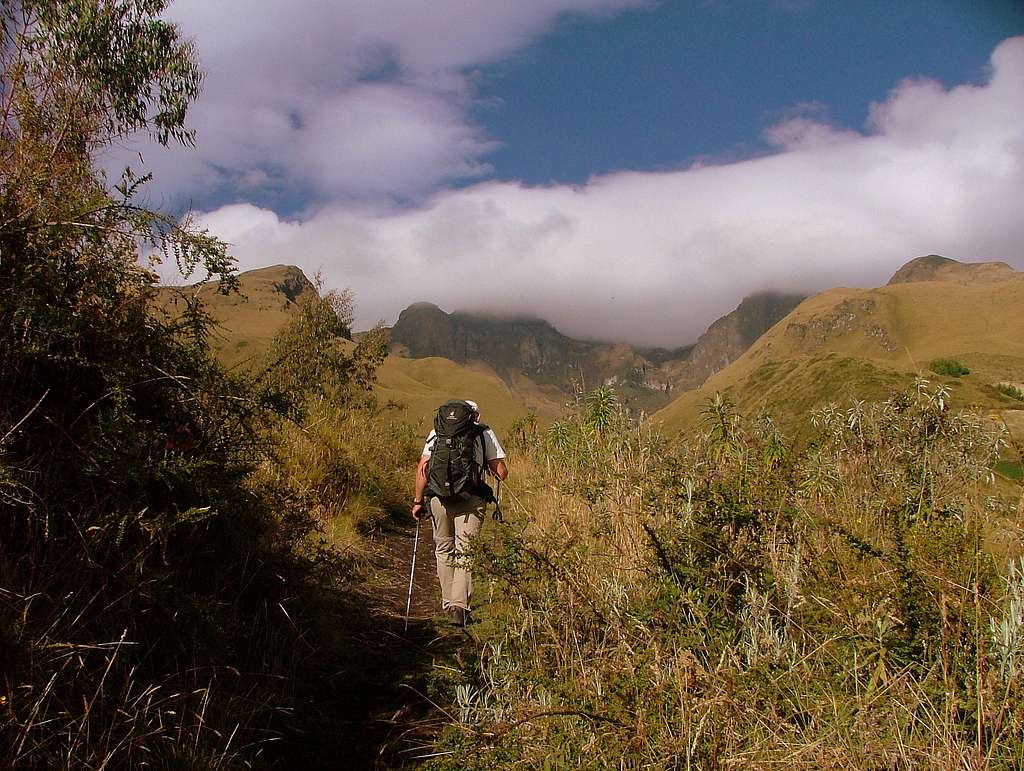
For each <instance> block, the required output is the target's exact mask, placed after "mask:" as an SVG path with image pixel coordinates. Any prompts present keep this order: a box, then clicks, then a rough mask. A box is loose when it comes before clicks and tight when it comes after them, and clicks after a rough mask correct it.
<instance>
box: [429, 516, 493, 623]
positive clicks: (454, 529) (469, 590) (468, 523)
mask: <svg viewBox="0 0 1024 771" xmlns="http://www.w3.org/2000/svg"><path fill="white" fill-rule="evenodd" d="M485 506H486V504H485V503H484V500H483V498H478V497H476V496H474V497H472V498H468V499H466V500H465V501H457V502H452V503H448V504H444V503H442V502H441V499H440V498H431V499H430V519H431V521H432V522H433V524H434V556H435V557H436V558H437V580H438V581H440V583H441V607H442V608H443V609H444V610H448V609H449V608H453V607H455V608H465V609H467V610H469V600H470V597H472V595H473V576H472V574H471V573H470V572H469V567H468V565H467V564H466V558H465V554H466V552H467V549H468V546H469V540H470V539H471V538H474V537H476V535H477V533H479V532H480V527H481V525H483V523H484V514H485V510H484V507H485Z"/></svg>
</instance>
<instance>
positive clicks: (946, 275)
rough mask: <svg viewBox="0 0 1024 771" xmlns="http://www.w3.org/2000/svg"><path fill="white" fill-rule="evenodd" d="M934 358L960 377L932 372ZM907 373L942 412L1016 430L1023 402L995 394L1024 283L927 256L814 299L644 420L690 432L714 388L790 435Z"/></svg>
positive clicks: (1016, 355)
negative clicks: (878, 280)
mask: <svg viewBox="0 0 1024 771" xmlns="http://www.w3.org/2000/svg"><path fill="white" fill-rule="evenodd" d="M941 358H944V359H952V360H955V361H957V362H960V363H961V364H962V365H964V367H966V368H967V369H968V370H970V372H969V374H966V375H963V376H960V377H954V376H951V375H947V374H939V373H936V372H933V371H932V370H931V365H932V362H934V361H935V360H936V359H941ZM917 374H921V375H922V376H924V377H926V378H928V379H929V380H931V381H932V382H942V383H945V384H947V385H948V386H949V387H950V389H951V390H952V393H953V401H954V404H958V405H970V406H974V407H978V408H981V409H984V410H987V411H989V412H993V413H998V414H1003V413H1011V414H1007V415H1005V417H1006V418H1007V420H1006V422H1007V423H1008V424H1011V423H1012V424H1014V425H1016V422H1017V418H1018V416H1019V411H1020V409H1021V408H1022V407H1024V403H1022V402H1021V401H1018V400H1016V399H1014V398H1013V397H1012V396H1009V395H1007V394H1005V393H1003V392H1001V391H1000V390H998V388H997V385H998V384H1000V383H1004V384H1015V383H1020V382H1021V381H1024V274H1022V273H1020V272H1017V271H1014V270H1013V269H1011V268H1009V267H1008V266H1005V265H1003V264H1002V263H985V264H979V265H973V266H972V265H965V264H963V263H958V262H956V261H954V260H947V259H946V258H936V257H935V256H929V257H928V258H919V259H918V260H915V261H912V262H911V263H908V265H906V266H904V267H903V268H901V269H900V271H898V272H897V274H896V275H895V276H894V281H892V282H890V283H889V284H888V285H886V286H884V287H880V288H878V289H867V290H865V289H831V290H828V291H826V292H822V293H820V294H817V295H814V296H813V297H810V298H808V299H807V300H805V301H804V302H802V303H801V304H800V305H799V306H797V307H796V308H795V309H794V310H793V311H792V312H791V313H789V315H787V316H786V317H785V318H783V319H782V320H781V321H779V322H778V323H777V324H775V325H774V326H773V327H772V328H771V329H769V330H768V331H767V332H766V333H765V334H764V335H763V336H762V337H761V338H760V339H758V340H757V342H756V343H754V345H753V346H751V347H750V348H749V349H748V350H747V351H746V352H745V353H744V354H743V355H742V356H740V357H739V358H738V359H737V360H736V361H735V362H733V363H732V364H731V365H729V366H728V367H726V368H725V369H723V370H721V371H720V372H718V373H716V374H715V375H712V376H711V377H710V378H709V379H708V380H707V381H706V382H705V383H704V385H703V386H701V387H700V388H698V389H696V390H693V391H689V392H687V393H684V394H682V395H681V396H680V397H679V398H677V399H676V400H674V401H673V402H672V403H671V404H669V405H668V406H667V407H665V408H664V409H663V410H661V411H659V412H658V413H656V415H655V418H656V419H657V420H659V421H661V422H662V423H663V424H664V425H665V427H666V428H667V429H669V430H670V431H682V430H687V429H690V428H692V427H694V426H695V425H696V424H697V423H698V422H699V420H700V414H701V406H702V404H703V403H704V402H705V401H706V400H707V398H708V397H709V396H710V395H712V394H714V393H715V392H716V391H722V392H725V393H728V394H729V395H730V396H731V398H732V399H733V400H734V401H735V402H736V404H737V405H738V406H739V407H740V409H741V410H742V411H744V412H747V413H754V412H758V411H761V410H766V411H768V412H769V413H772V414H774V415H775V416H776V417H777V419H778V420H780V422H781V423H782V424H783V425H784V426H786V427H787V428H791V429H797V428H798V427H800V426H803V425H806V421H805V420H804V416H805V415H806V414H807V412H808V411H809V410H811V409H813V408H815V407H817V406H820V405H822V404H824V403H826V402H829V401H833V402H838V403H843V402H846V401H847V400H848V399H850V398H856V399H868V398H876V397H882V396H885V395H886V394H887V393H889V392H890V391H891V390H892V389H893V388H902V387H905V386H907V385H909V384H910V383H912V382H913V379H914V377H915V376H916V375H917Z"/></svg>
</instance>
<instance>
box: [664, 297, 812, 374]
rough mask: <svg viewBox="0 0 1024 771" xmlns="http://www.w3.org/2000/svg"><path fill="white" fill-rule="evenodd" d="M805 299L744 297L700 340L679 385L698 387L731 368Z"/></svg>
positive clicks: (694, 348)
mask: <svg viewBox="0 0 1024 771" xmlns="http://www.w3.org/2000/svg"><path fill="white" fill-rule="evenodd" d="M803 299H804V295H795V294H779V293H776V292H759V293H757V294H753V295H750V296H749V297H745V298H744V299H743V302H741V303H740V304H739V306H738V307H737V308H736V310H734V311H732V312H731V313H729V314H727V315H725V316H722V318H720V319H718V321H716V322H714V323H713V324H712V325H711V326H710V327H708V331H707V332H705V333H704V334H703V335H701V336H700V338H698V340H697V343H696V345H694V347H693V351H692V353H691V354H690V357H689V367H688V368H687V371H686V372H685V373H684V374H683V375H682V377H681V382H680V385H682V386H683V387H684V388H696V387H697V386H699V385H700V384H701V383H703V382H704V381H705V380H707V379H708V378H709V377H711V376H712V375H713V374H715V373H716V372H718V371H719V370H722V369H725V368H726V367H728V366H729V365H730V364H731V363H732V362H734V361H736V359H738V358H739V357H740V355H741V354H742V353H743V352H744V351H746V350H747V349H748V348H749V347H750V346H751V345H753V343H754V341H755V340H757V338H759V337H760V336H761V335H763V334H764V333H765V332H767V331H768V330H769V329H771V327H772V326H773V325H774V324H775V323H776V322H777V321H779V320H780V319H782V318H783V317H785V316H786V315H787V314H788V313H789V312H790V311H791V310H793V309H794V308H795V307H796V306H797V305H799V304H800V302H801V301H802V300H803Z"/></svg>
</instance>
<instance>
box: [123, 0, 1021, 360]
mask: <svg viewBox="0 0 1024 771" xmlns="http://www.w3.org/2000/svg"><path fill="white" fill-rule="evenodd" d="M171 16H172V18H173V19H174V20H176V21H177V22H179V23H180V25H181V27H182V29H183V30H184V31H185V33H186V34H188V35H190V36H192V37H193V38H194V39H195V41H196V43H197V46H198V48H199V52H200V57H201V59H202V62H203V64H204V66H205V67H206V69H207V72H208V76H207V80H206V85H205V90H204V94H203V96H202V98H201V99H200V100H199V102H198V103H197V104H196V106H195V107H194V109H193V110H192V112H191V121H192V124H193V126H194V127H195V128H196V130H197V147H196V148H195V149H193V150H182V149H172V150H161V149H157V148H153V147H150V146H148V145H146V144H145V143H139V144H134V145H131V146H128V147H124V148H118V149H116V150H115V151H114V152H112V153H111V154H110V155H109V156H108V157H107V158H105V159H104V164H105V166H106V167H107V168H108V169H110V170H111V171H115V170H117V169H119V168H120V167H121V166H122V165H123V164H124V163H125V162H135V161H137V159H138V153H139V152H141V153H142V155H143V157H144V159H145V164H146V165H147V166H148V167H149V169H150V170H152V171H153V172H154V173H155V176H156V182H155V184H154V185H153V186H151V188H150V196H151V202H152V203H155V204H157V205H163V206H165V207H167V208H171V209H176V210H182V209H183V208H187V207H191V208H192V209H194V210H195V214H196V217H197V220H198V221H199V222H200V223H201V224H203V225H205V226H206V227H209V228H210V229H211V231H212V232H214V233H216V234H217V235H220V236H221V237H222V238H224V239H225V240H227V241H228V242H229V243H230V244H231V246H232V250H233V253H234V254H235V255H236V257H237V259H238V262H239V266H240V267H241V268H252V267H259V266H262V265H268V264H273V263H292V264H297V265H299V266H300V267H302V268H304V269H305V270H307V272H310V273H312V272H314V271H318V270H319V271H321V272H322V274H323V275H324V277H325V278H326V280H327V282H328V284H329V285H331V286H336V287H346V286H347V287H351V288H352V289H353V290H354V292H355V295H356V300H357V323H358V324H359V325H361V326H366V325H369V324H372V323H373V322H374V321H375V320H377V319H383V320H384V321H386V322H392V321H393V320H394V319H395V318H396V316H397V314H398V312H399V311H400V310H401V309H402V308H403V307H405V305H407V304H409V303H410V302H414V301H418V300H430V301H433V302H437V303H438V304H440V305H441V306H442V307H445V308H448V309H456V308H482V309H487V310H491V311H498V312H508V313H532V314H536V315H539V316H542V317H544V318H547V319H549V320H551V321H552V322H554V323H555V324H556V325H557V326H559V328H561V329H562V330H563V331H565V332H567V333H569V334H575V335H579V336H590V337H597V338H604V339H621V340H626V341H630V342H638V343H652V344H660V345H681V344H685V343H688V342H690V341H692V340H693V339H694V338H695V337H696V336H697V335H698V334H699V333H700V332H701V331H702V330H703V329H704V328H705V327H706V326H707V325H708V323H710V322H711V321H712V320H714V318H716V317H717V316H719V315H722V314H723V313H725V312H727V311H729V310H731V309H732V308H733V307H735V305H736V304H737V303H738V302H739V301H740V299H742V297H743V296H745V295H746V294H749V293H750V292H753V291H757V290H760V289H766V288H767V289H771V288H777V289H784V290H804V291H813V290H816V289H822V288H826V287H829V286H835V285H840V284H845V285H855V286H874V285H878V284H880V283H884V282H885V280H886V279H887V278H888V276H889V275H890V274H891V273H892V272H894V271H895V270H896V269H897V268H898V267H899V265H900V264H902V263H903V262H905V261H906V260H909V259H911V258H912V257H914V256H917V255H920V254H926V253H932V252H934V253H941V254H946V255H948V256H951V257H956V258H958V259H965V260H979V259H1003V260H1007V261H1010V262H1011V263H1013V264H1015V265H1017V266H1018V267H1024V249H1022V246H1021V244H1024V224H1022V222H1021V218H1020V216H1019V201H1020V200H1022V198H1024V3H1021V2H1019V0H1013V1H1010V0H989V1H988V2H953V0H932V1H931V2H921V1H920V0H903V1H902V2H897V3H893V2H875V1H865V2H839V0H833V1H832V2H824V1H823V0H818V1H815V0H703V1H702V2H685V3H684V2H648V1H647V0H519V2H516V3H503V2H502V3H499V2H479V1H478V2H470V1H469V0H432V2H430V3H424V2H422V0H377V1H376V2H374V3H366V2H364V1H363V0H306V1H305V2H302V3H291V2H286V1H285V0H220V2H216V3H213V2H209V0H178V1H177V2H176V3H175V4H174V5H173V6H172V8H171ZM450 275H458V276H465V277H466V279H465V280H458V281H453V280H451V279H449V278H446V277H447V276H450Z"/></svg>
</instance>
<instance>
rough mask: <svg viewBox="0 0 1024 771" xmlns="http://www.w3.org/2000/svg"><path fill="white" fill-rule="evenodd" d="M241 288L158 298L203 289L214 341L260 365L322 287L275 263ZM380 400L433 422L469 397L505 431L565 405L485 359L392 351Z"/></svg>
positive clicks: (224, 356)
mask: <svg viewBox="0 0 1024 771" xmlns="http://www.w3.org/2000/svg"><path fill="white" fill-rule="evenodd" d="M239 282H240V285H241V291H240V292H239V293H238V294H231V295H221V294H218V293H217V291H216V286H214V285H211V286H204V287H201V288H198V289H197V288H196V287H181V288H178V287H163V288H161V289H160V292H159V295H158V298H157V300H158V302H159V303H160V304H161V306H162V307H163V308H165V309H166V310H167V311H168V312H170V313H171V314H174V313H175V310H176V309H177V308H183V307H184V303H185V301H186V298H188V297H192V296H194V295H195V294H196V293H197V292H198V296H199V299H200V300H201V301H202V302H203V304H204V306H205V308H206V310H207V312H208V313H209V314H210V315H211V316H212V317H213V319H214V321H215V323H216V329H215V331H214V333H213V334H212V335H211V338H210V344H211V346H212V347H213V349H214V350H215V351H216V352H217V356H218V357H219V358H220V360H221V361H222V362H223V363H224V364H225V365H227V366H229V367H234V366H242V367H245V366H253V365H256V366H258V365H259V363H260V362H261V361H262V360H263V358H264V357H265V355H266V353H267V350H268V349H269V346H270V341H271V340H272V339H273V337H274V334H275V333H276V332H277V330H278V329H280V328H281V326H282V325H283V324H284V323H285V321H286V320H287V319H288V317H289V314H290V313H291V311H292V309H293V308H294V306H295V303H296V302H298V301H299V300H300V299H301V298H302V297H304V296H307V295H308V294H310V293H314V292H316V288H315V287H314V286H313V284H312V283H311V282H310V281H309V279H307V278H306V276H305V275H304V274H303V273H302V271H301V270H300V269H299V268H296V267H294V266H288V265H274V266H272V267H269V268H261V269H258V270H251V271H247V272H245V273H242V274H241V275H240V276H239ZM374 391H375V393H376V394H377V397H378V399H379V400H380V402H381V404H391V405H392V407H393V409H394V412H395V414H396V415H398V416H400V417H401V419H403V420H407V421H409V422H411V423H418V422H422V423H423V425H424V426H425V425H427V424H428V423H429V421H430V418H431V416H432V414H433V412H434V410H435V409H437V406H438V405H439V404H441V403H443V402H445V401H447V400H448V399H457V398H467V399H469V398H471V399H473V400H475V401H476V402H478V403H479V404H480V406H481V410H482V411H483V420H485V421H486V422H488V423H489V424H491V425H493V426H494V427H495V428H496V429H498V430H499V431H501V430H505V429H507V428H508V427H509V426H511V424H512V423H513V422H514V421H515V420H516V419H517V418H520V417H522V416H523V415H525V414H526V413H527V412H530V411H533V412H536V413H537V414H538V415H540V416H541V417H555V416H557V415H558V414H559V413H560V411H561V403H560V399H559V396H558V394H557V391H556V390H555V389H552V388H545V387H542V386H539V385H537V384H536V383H533V382H532V381H531V380H530V379H529V378H527V377H525V376H523V377H519V378H516V379H515V380H514V381H513V382H512V385H511V387H510V386H509V385H506V384H505V383H504V382H503V381H502V379H501V378H500V377H498V375H497V374H496V373H495V372H494V371H493V370H492V369H490V368H489V367H487V366H486V365H483V364H466V365H463V364H457V363H455V362H453V361H450V360H448V359H443V358H438V357H433V358H427V359H408V358H405V357H402V356H396V355H393V354H392V355H390V356H388V358H387V359H386V360H385V362H384V364H383V366H381V367H380V369H379V370H378V372H377V384H376V386H375V389H374Z"/></svg>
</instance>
